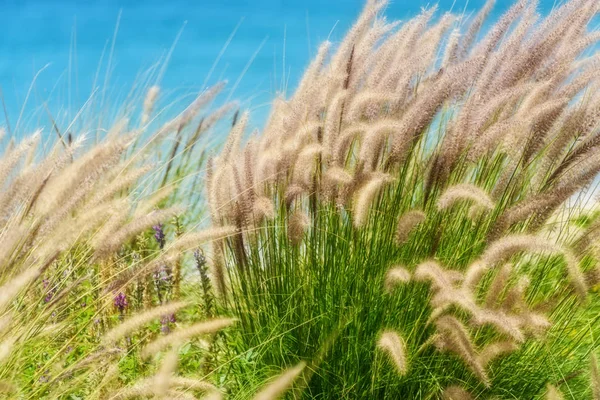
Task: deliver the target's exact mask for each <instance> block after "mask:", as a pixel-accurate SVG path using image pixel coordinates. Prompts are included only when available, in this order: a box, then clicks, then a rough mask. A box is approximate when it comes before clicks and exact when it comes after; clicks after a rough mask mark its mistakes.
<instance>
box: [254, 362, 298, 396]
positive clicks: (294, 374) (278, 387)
mask: <svg viewBox="0 0 600 400" xmlns="http://www.w3.org/2000/svg"><path fill="white" fill-rule="evenodd" d="M305 366H306V364H305V363H304V362H301V363H299V364H298V365H296V366H294V367H292V368H289V369H287V370H285V371H284V372H283V373H281V375H279V376H278V377H277V378H275V379H274V380H273V381H272V382H270V383H268V384H267V385H266V386H265V387H263V388H262V389H261V390H260V391H259V392H258V393H256V394H255V395H254V397H253V399H254V400H275V399H278V398H280V397H281V396H283V395H284V393H285V392H286V391H287V390H288V389H289V388H290V387H291V386H292V384H293V383H294V381H295V380H296V379H297V378H298V376H299V375H300V374H301V373H302V371H303V370H304V367H305Z"/></svg>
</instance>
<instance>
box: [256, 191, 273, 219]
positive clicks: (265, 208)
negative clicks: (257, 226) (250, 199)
mask: <svg viewBox="0 0 600 400" xmlns="http://www.w3.org/2000/svg"><path fill="white" fill-rule="evenodd" d="M252 214H253V215H254V221H255V222H257V223H260V222H261V221H262V220H263V219H273V218H275V208H274V207H273V203H272V202H271V199H269V198H268V197H264V196H261V197H258V198H257V199H256V200H255V202H254V206H253V207H252Z"/></svg>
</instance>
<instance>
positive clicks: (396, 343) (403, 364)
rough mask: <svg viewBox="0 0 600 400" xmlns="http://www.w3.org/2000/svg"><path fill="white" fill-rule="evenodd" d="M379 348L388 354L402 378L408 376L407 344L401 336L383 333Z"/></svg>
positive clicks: (378, 343)
mask: <svg viewBox="0 0 600 400" xmlns="http://www.w3.org/2000/svg"><path fill="white" fill-rule="evenodd" d="M377 347H379V348H380V349H381V350H383V351H384V352H385V353H387V354H388V356H389V357H390V359H391V360H392V361H393V363H394V367H395V368H396V371H397V372H398V374H399V375H400V376H404V375H406V373H407V372H408V361H407V359H406V358H407V357H406V343H405V342H404V339H402V338H401V337H400V335H398V334H397V333H396V332H394V331H385V332H383V333H382V334H381V336H380V337H379V340H378V341H377Z"/></svg>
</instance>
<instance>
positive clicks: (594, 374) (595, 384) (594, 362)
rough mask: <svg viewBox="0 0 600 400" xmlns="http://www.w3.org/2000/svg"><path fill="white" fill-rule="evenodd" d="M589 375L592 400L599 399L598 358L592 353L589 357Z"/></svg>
mask: <svg viewBox="0 0 600 400" xmlns="http://www.w3.org/2000/svg"><path fill="white" fill-rule="evenodd" d="M590 375H591V380H592V392H593V394H594V400H599V399H600V371H599V369H598V358H597V357H596V354H594V353H592V354H591V356H590Z"/></svg>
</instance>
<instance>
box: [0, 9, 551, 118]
mask: <svg viewBox="0 0 600 400" xmlns="http://www.w3.org/2000/svg"><path fill="white" fill-rule="evenodd" d="M465 1H466V0H462V1H456V2H455V3H454V2H453V1H447V0H442V1H440V2H439V7H440V10H442V11H447V10H450V9H451V8H453V10H454V11H455V12H457V13H460V12H462V11H463V10H465V11H466V13H467V14H469V13H471V12H473V10H476V9H478V8H480V7H481V6H482V5H483V3H484V1H483V0H470V1H468V3H467V4H466V5H465ZM453 3H454V4H453ZM430 4H431V3H430V2H428V1H425V0H418V1H403V0H398V1H396V2H393V3H392V4H390V6H389V7H388V9H387V12H386V14H387V16H388V18H389V19H398V18H399V19H407V18H409V17H411V16H413V15H415V14H416V13H418V12H419V10H420V8H421V7H424V6H427V5H430ZM510 4H511V2H508V1H505V0H500V1H498V2H497V5H496V7H495V15H498V14H499V13H501V12H503V11H504V10H506V8H508V6H509V5H510ZM553 4H554V1H553V0H542V1H541V2H540V9H541V11H542V12H547V11H548V10H549V9H550V8H551V7H552V6H553ZM362 5H363V2H362V1H357V0H329V1H316V0H305V1H288V0H255V1H241V0H222V1H218V0H210V1H209V0H201V1H184V0H161V1H157V0H147V1H136V0H98V1H89V0H86V1H84V0H81V1H76V0H63V1H55V0H0V6H1V8H0V18H1V21H2V31H1V39H0V87H1V88H2V92H3V95H4V99H5V103H6V108H7V114H8V119H9V121H8V123H9V124H11V125H13V127H14V125H15V124H16V120H17V119H18V116H19V114H20V111H21V107H22V105H23V104H24V103H25V99H26V98H28V101H27V103H26V105H25V108H24V110H25V113H24V116H33V115H35V116H37V120H35V118H34V121H33V122H32V121H31V119H32V118H29V122H31V123H33V124H37V123H40V124H47V121H43V119H44V118H43V115H44V113H42V112H41V111H40V109H41V105H42V104H43V103H47V105H48V108H49V110H50V112H51V113H52V114H54V115H55V116H56V118H59V119H60V118H61V117H62V118H63V119H69V118H72V117H73V115H74V113H76V110H77V109H78V108H79V107H81V105H82V104H83V103H84V102H85V101H86V99H87V98H88V96H89V95H90V93H91V92H92V91H93V90H94V87H99V88H102V87H105V88H106V92H104V96H105V97H106V102H107V103H109V102H112V103H115V104H117V103H119V101H121V100H122V99H124V97H125V95H126V93H127V91H128V89H129V88H131V87H132V85H133V84H134V83H135V82H136V81H138V82H139V81H140V74H143V72H144V71H148V70H149V69H150V68H151V67H152V66H153V65H154V64H155V63H156V62H157V61H158V60H160V59H161V57H163V58H164V56H165V55H166V54H167V52H168V50H169V48H170V47H171V45H172V44H173V42H174V40H175V38H176V37H177V35H178V32H180V31H181V35H180V37H179V40H178V41H177V44H176V46H175V47H174V51H173V53H172V57H171V59H170V62H169V64H168V68H167V69H166V70H165V74H164V79H163V80H162V81H161V83H160V85H161V87H162V88H163V92H166V93H178V94H180V95H185V94H189V95H190V96H192V94H193V93H197V91H198V90H199V89H200V88H201V87H202V85H203V84H205V82H206V83H214V82H216V81H217V80H219V79H225V78H226V79H228V80H229V85H228V90H229V92H227V93H225V96H231V97H232V98H240V99H242V100H243V101H244V103H243V105H244V106H245V107H247V108H249V109H250V110H251V111H252V114H253V115H254V121H255V124H260V121H261V120H263V119H264V116H265V114H266V113H267V109H268V104H269V101H270V100H271V99H272V98H273V96H274V95H275V93H276V92H277V91H279V90H282V89H283V88H285V87H287V88H288V92H289V91H290V90H291V89H293V87H294V86H295V84H296V82H297V81H298V79H299V76H300V75H301V73H302V71H303V69H304V68H305V66H306V65H307V63H308V61H309V59H310V57H311V56H312V55H313V54H314V53H315V51H316V49H317V48H318V44H319V43H320V42H321V41H323V40H325V39H326V38H328V37H329V38H330V39H332V40H333V41H336V40H339V39H340V38H341V37H342V36H343V34H344V33H345V32H346V30H347V29H348V28H349V26H350V25H351V23H352V21H353V20H354V18H356V16H357V15H358V13H359V11H360V9H361V7H362ZM438 14H440V13H438ZM117 25H118V29H115V28H116V26H117ZM236 27H237V30H236ZM234 30H235V35H234V37H233V39H232V41H231V43H230V45H229V46H228V48H227V49H226V51H225V52H224V53H223V56H222V57H221V59H220V61H219V63H218V64H217V65H216V68H215V69H214V72H213V73H212V75H210V76H209V71H210V70H211V67H212V66H213V63H214V62H215V60H216V59H217V56H218V55H219V52H220V51H221V49H223V46H224V45H225V43H226V42H227V39H228V37H229V36H230V35H231V34H232V32H234ZM115 31H116V36H114V39H115V40H114V51H112V52H111V48H112V40H113V35H114V33H115ZM255 53H256V54H255ZM111 54H112V56H110V55H111ZM254 55H255V57H254ZM253 57H254V58H253ZM109 60H110V62H109ZM251 60H252V63H251V64H250V63H249V62H250V61H251ZM246 66H248V67H247V71H246V73H245V74H244V75H243V77H241V75H242V72H243V71H244V69H245V68H246ZM44 67H45V68H44ZM40 70H41V72H39V71H40ZM107 70H108V71H109V73H108V74H107ZM38 72H39V74H38ZM36 74H38V76H37V79H36V80H35V85H34V86H32V85H31V83H32V81H33V78H34V76H35V75H36ZM96 76H97V77H98V79H95V77H96ZM238 79H239V81H240V82H239V85H237V86H236V85H235V83H236V81H238ZM94 83H95V85H94ZM30 88H31V91H30ZM28 93H29V96H27V95H28ZM97 94H99V92H98V93H97ZM24 119H25V118H24V117H22V120H24ZM6 123H7V121H5V118H4V116H3V113H0V125H6ZM21 126H25V124H23V123H21ZM27 127H29V125H27Z"/></svg>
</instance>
